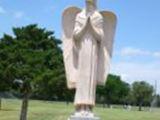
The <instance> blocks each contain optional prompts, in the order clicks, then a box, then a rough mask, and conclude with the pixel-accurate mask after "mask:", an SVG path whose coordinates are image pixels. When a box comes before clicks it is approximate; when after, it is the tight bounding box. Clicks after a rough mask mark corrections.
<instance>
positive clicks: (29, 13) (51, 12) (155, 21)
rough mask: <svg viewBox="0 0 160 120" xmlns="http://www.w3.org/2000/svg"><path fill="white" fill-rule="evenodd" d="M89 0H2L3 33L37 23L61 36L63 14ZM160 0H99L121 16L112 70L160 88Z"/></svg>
mask: <svg viewBox="0 0 160 120" xmlns="http://www.w3.org/2000/svg"><path fill="white" fill-rule="evenodd" d="M84 1H85V0H0V37H2V35H3V34H4V33H8V34H12V31H11V28H12V27H13V26H14V27H17V26H24V25H27V24H31V23H37V24H38V25H39V26H40V27H45V28H47V29H49V30H54V31H55V35H56V37H58V38H60V37H61V31H62V28H61V15H62V11H63V10H64V9H65V8H66V7H68V6H78V7H81V8H82V7H84V5H85V4H84V3H85V2H84ZM159 5H160V0H98V8H99V9H100V10H111V11H113V12H114V13H116V15H117V17H118V24H117V30H116V37H115V44H114V53H113V59H112V67H111V72H112V73H116V74H119V75H121V76H122V78H123V79H124V80H125V81H127V82H130V83H132V82H133V81H135V80H146V81H147V82H150V83H151V84H153V85H154V83H155V80H157V82H158V87H159V89H158V90H159V92H160V7H159Z"/></svg>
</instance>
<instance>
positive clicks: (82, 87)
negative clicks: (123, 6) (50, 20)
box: [62, 0, 116, 110]
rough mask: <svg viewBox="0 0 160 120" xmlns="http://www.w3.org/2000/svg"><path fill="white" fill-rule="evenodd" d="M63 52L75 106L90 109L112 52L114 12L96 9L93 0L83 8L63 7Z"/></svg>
mask: <svg viewBox="0 0 160 120" xmlns="http://www.w3.org/2000/svg"><path fill="white" fill-rule="evenodd" d="M62 25H63V38H62V39H63V56H64V63H65V70H66V77H67V85H68V88H70V89H73V88H75V89H76V95H75V101H74V104H75V106H76V108H77V110H82V109H83V110H86V109H90V110H91V109H92V107H93V106H94V105H95V94H96V86H97V84H98V85H104V84H105V82H106V79H107V75H108V73H109V66H110V65H109V64H110V59H111V56H112V48H113V38H114V33H115V27H116V16H115V15H114V14H113V13H112V12H109V11H102V12H99V11H98V10H97V6H96V0H86V8H85V9H82V10H81V9H79V8H76V7H70V8H67V9H66V10H65V11H64V13H63V19H62Z"/></svg>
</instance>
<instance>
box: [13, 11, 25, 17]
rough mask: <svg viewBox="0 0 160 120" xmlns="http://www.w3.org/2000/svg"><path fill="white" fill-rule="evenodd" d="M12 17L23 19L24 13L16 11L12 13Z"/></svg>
mask: <svg viewBox="0 0 160 120" xmlns="http://www.w3.org/2000/svg"><path fill="white" fill-rule="evenodd" d="M14 17H15V18H16V19H21V18H22V17H24V12H22V11H17V12H15V13H14Z"/></svg>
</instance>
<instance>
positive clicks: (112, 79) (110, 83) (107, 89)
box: [97, 74, 130, 106]
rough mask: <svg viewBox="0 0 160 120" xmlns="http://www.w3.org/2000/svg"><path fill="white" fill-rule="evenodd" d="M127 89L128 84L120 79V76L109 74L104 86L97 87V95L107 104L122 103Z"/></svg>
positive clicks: (128, 89)
mask: <svg viewBox="0 0 160 120" xmlns="http://www.w3.org/2000/svg"><path fill="white" fill-rule="evenodd" d="M129 91H130V86H129V84H128V83H126V82H124V81H122V80H121V77H120V76H117V75H113V74H109V76H108V78H107V82H106V84H105V86H98V87H97V96H98V98H99V99H101V100H102V101H103V104H105V103H107V104H108V106H110V104H111V103H116V104H123V103H124V102H125V99H126V96H128V94H129ZM104 106H105V105H104Z"/></svg>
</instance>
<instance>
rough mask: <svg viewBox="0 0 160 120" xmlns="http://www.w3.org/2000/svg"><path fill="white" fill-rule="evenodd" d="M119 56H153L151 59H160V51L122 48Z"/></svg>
mask: <svg viewBox="0 0 160 120" xmlns="http://www.w3.org/2000/svg"><path fill="white" fill-rule="evenodd" d="M116 53H117V54H118V55H121V56H151V57H160V51H155V52H152V51H148V50H142V49H139V48H133V47H125V48H122V49H121V50H120V51H119V52H116Z"/></svg>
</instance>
